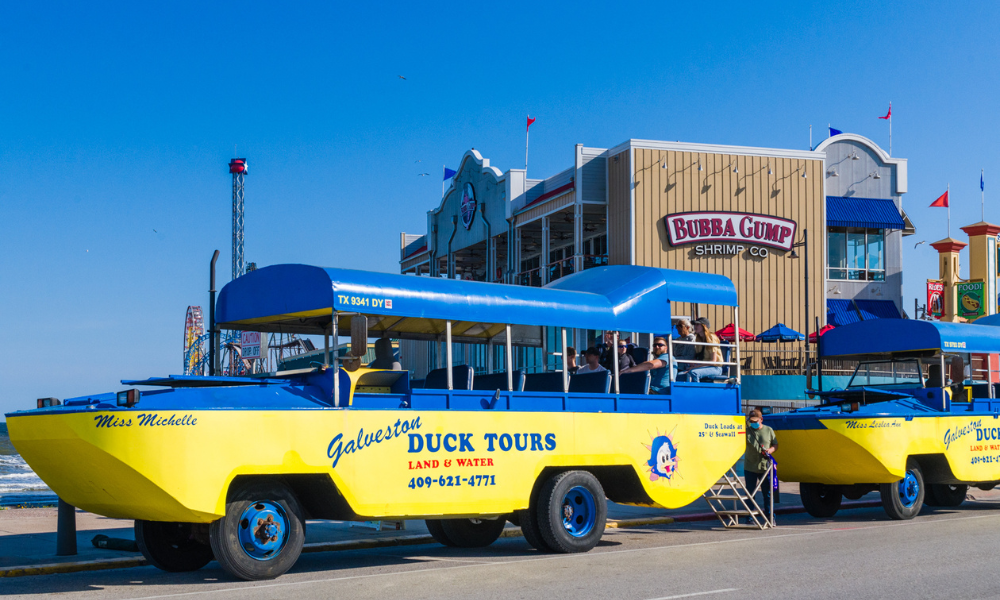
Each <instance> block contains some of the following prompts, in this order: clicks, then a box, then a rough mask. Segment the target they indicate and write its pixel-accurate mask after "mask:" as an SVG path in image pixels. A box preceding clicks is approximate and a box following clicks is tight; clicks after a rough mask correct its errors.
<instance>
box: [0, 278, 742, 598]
mask: <svg viewBox="0 0 1000 600" xmlns="http://www.w3.org/2000/svg"><path fill="white" fill-rule="evenodd" d="M671 302H694V303H701V304H715V305H722V306H729V307H733V310H734V312H736V292H735V290H734V288H733V285H732V282H730V281H729V280H728V279H726V278H725V277H720V276H717V275H709V274H702V273H689V272H681V271H668V270H663V269H653V268H644V267H626V266H622V267H599V268H595V269H590V270H586V271H583V272H580V273H577V274H574V275H570V276H568V277H564V278H562V279H560V280H558V281H556V282H555V283H553V284H550V285H549V286H547V287H546V288H541V289H540V288H531V287H519V286H508V285H499V284H488V283H477V282H467V281H456V280H446V279H440V278H431V277H411V276H403V275H389V274H381V273H369V272H363V271H352V270H345V269H327V268H319V267H311V266H305V265H278V266H272V267H267V268H263V269H260V270H257V271H254V272H251V273H249V274H247V275H245V276H243V277H240V278H239V279H237V280H235V281H233V282H231V283H229V284H228V285H227V286H226V287H225V288H224V289H223V290H222V291H221V293H220V296H219V301H218V303H217V314H218V317H219V322H220V327H221V328H223V329H229V330H238V331H261V332H285V333H296V334H319V335H324V336H326V339H330V338H332V339H334V340H337V339H338V338H339V337H340V335H341V334H343V335H347V334H348V333H349V334H350V335H351V340H352V343H351V352H352V354H351V355H349V356H348V357H347V358H346V359H345V358H344V357H341V356H340V355H339V354H338V353H337V352H336V351H334V352H332V353H330V352H327V353H326V354H325V357H326V358H325V360H323V361H322V362H323V364H320V365H318V366H316V367H315V368H309V369H303V370H300V371H289V372H276V373H270V374H266V375H264V376H260V377H215V376H209V377H184V376H170V377H163V378H154V379H146V380H126V381H123V384H124V385H125V386H127V388H128V389H125V390H122V391H119V392H117V393H105V394H95V395H88V396H81V397H78V398H72V399H68V400H65V401H62V402H60V401H58V400H56V401H52V402H50V403H49V404H52V405H51V406H46V407H43V408H38V409H35V410H26V411H20V412H14V413H10V414H8V415H7V423H8V427H9V430H10V437H11V440H12V441H13V443H14V445H15V446H16V448H17V450H18V451H19V452H20V453H21V455H22V456H23V457H24V459H25V460H26V461H27V462H28V464H29V465H30V466H31V467H32V468H33V469H34V470H35V472H36V473H38V475H39V476H40V477H41V478H42V479H43V480H44V481H45V482H46V483H47V484H48V485H49V486H50V487H51V488H52V489H53V490H54V491H55V492H56V493H57V494H59V496H60V497H61V498H63V499H64V500H66V501H67V502H69V503H71V504H73V505H74V506H78V507H80V508H83V509H84V510H87V511H91V512H95V513H98V514H102V515H107V516H110V517H117V518H125V519H134V520H135V522H136V537H137V541H138V543H139V546H140V548H141V549H142V551H143V553H144V554H145V556H146V557H147V559H149V561H150V562H151V563H152V564H154V565H157V566H159V567H161V568H163V569H167V570H173V571H183V570H192V569H197V568H200V567H201V566H203V565H204V564H205V563H207V562H208V561H209V560H211V559H212V558H213V557H214V558H215V559H217V560H218V561H219V562H220V564H221V565H222V566H223V567H224V568H225V569H226V570H228V571H229V572H230V573H232V574H233V575H235V576H237V577H240V578H244V579H262V578H269V577H276V576H278V575H280V574H281V573H283V572H285V571H286V570H287V569H288V568H290V567H291V566H292V564H294V562H295V561H296V559H297V558H298V556H299V553H300V551H301V549H302V543H303V538H304V527H305V521H306V519H339V520H379V519H426V520H427V525H428V528H429V530H430V531H431V533H432V534H433V535H434V536H435V538H437V539H438V540H439V541H441V542H442V543H445V544H450V545H458V546H466V547H471V546H483V545H486V544H489V543H492V542H493V541H494V540H496V539H497V537H498V536H499V535H500V533H501V531H502V529H503V527H504V524H505V523H506V521H507V520H511V521H514V522H516V523H518V524H519V525H520V526H521V528H522V530H523V531H524V535H525V538H526V539H527V541H528V542H529V543H530V544H531V545H533V546H535V547H536V548H538V549H540V550H544V551H554V552H577V551H586V550H589V549H590V548H592V547H593V546H594V545H595V544H596V543H597V541H598V540H599V539H600V537H601V535H602V533H603V530H604V522H605V516H606V512H607V506H606V498H610V499H611V500H613V501H616V502H623V503H633V504H641V505H655V506H661V507H667V508H673V507H679V506H683V505H686V504H688V503H690V502H692V501H694V500H696V499H697V498H699V497H700V496H701V495H702V494H703V493H704V492H705V491H706V490H707V489H708V488H709V487H710V486H711V485H712V484H714V483H715V482H716V481H717V479H718V478H719V477H720V476H721V475H722V474H723V473H725V472H726V470H727V469H729V467H730V466H732V465H733V463H734V462H735V461H736V460H737V459H738V458H739V456H740V455H741V454H742V452H743V446H744V440H743V423H744V421H743V418H742V416H741V414H740V389H739V372H738V370H735V369H738V364H737V363H733V364H732V365H731V366H733V367H734V373H733V374H732V377H729V378H728V379H725V380H723V381H720V382H717V383H679V382H672V381H670V379H671V377H670V374H669V369H661V370H660V371H659V372H657V371H652V372H644V373H633V374H627V375H626V374H619V373H617V372H614V373H609V372H603V373H594V374H580V375H572V374H570V373H569V372H568V371H566V370H558V371H550V372H539V373H526V372H525V371H524V370H523V369H517V368H516V366H515V367H512V365H516V364H517V363H516V362H515V357H517V356H519V355H520V354H521V353H523V352H526V351H529V350H530V351H532V352H534V351H535V348H538V347H539V346H541V344H542V340H543V339H545V338H546V335H549V334H552V333H555V332H557V331H559V330H561V333H562V339H563V340H565V339H566V329H565V328H578V329H586V330H615V331H638V332H642V331H646V332H650V331H668V330H669V329H670V318H671V316H670V307H671ZM372 337H374V338H380V341H379V342H377V343H376V347H379V346H381V347H382V348H385V347H387V346H388V344H386V343H384V342H388V341H389V339H402V340H418V341H419V340H424V341H426V342H429V343H428V344H427V345H426V347H425V349H424V351H427V352H437V356H438V362H439V366H441V367H442V368H439V369H435V370H432V371H431V372H430V373H428V374H427V376H426V378H425V379H423V380H422V381H415V380H414V379H413V378H412V377H411V373H410V372H409V371H404V370H402V369H401V368H400V366H399V364H398V363H394V361H393V358H392V356H391V355H390V356H388V357H385V356H381V357H379V359H378V360H377V361H376V362H375V363H373V364H371V365H368V366H367V367H362V366H361V365H360V364H359V358H360V357H359V356H358V355H359V354H362V353H364V351H365V350H366V349H367V344H368V340H369V339H370V338H372ZM553 337H554V336H553ZM455 344H465V345H469V347H472V348H479V349H480V350H482V351H485V352H486V354H487V356H489V357H491V362H490V364H497V365H502V366H501V367H500V368H499V369H497V370H496V371H494V372H482V371H475V370H474V369H473V368H472V367H470V366H468V365H463V364H460V363H461V361H460V360H458V356H457V355H456V353H453V351H452V348H453V347H454V345H455ZM563 344H565V342H563ZM334 346H335V347H336V344H334ZM492 359H495V360H492ZM444 365H453V366H452V367H450V368H444V367H443V366H444ZM651 377H653V378H656V381H654V383H655V384H660V385H662V387H663V391H664V393H661V394H651V393H649V390H650V381H651ZM139 388H144V389H143V391H141V392H140V390H139ZM149 388H152V389H149Z"/></svg>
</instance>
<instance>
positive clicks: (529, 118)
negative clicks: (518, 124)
mask: <svg viewBox="0 0 1000 600" xmlns="http://www.w3.org/2000/svg"><path fill="white" fill-rule="evenodd" d="M534 122H535V119H532V118H531V117H528V126H527V127H525V128H524V130H525V131H527V130H528V129H530V128H531V124H532V123H534Z"/></svg>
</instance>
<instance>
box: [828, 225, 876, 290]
mask: <svg viewBox="0 0 1000 600" xmlns="http://www.w3.org/2000/svg"><path fill="white" fill-rule="evenodd" d="M826 243H827V263H826V266H827V269H826V277H827V279H839V280H848V281H885V230H884V229H860V228H856V227H829V228H828V229H827V234H826Z"/></svg>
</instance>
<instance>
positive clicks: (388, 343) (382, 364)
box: [368, 338, 403, 371]
mask: <svg viewBox="0 0 1000 600" xmlns="http://www.w3.org/2000/svg"><path fill="white" fill-rule="evenodd" d="M368 368H369V369H392V370H393V371H402V370H403V366H402V365H400V364H399V361H398V360H396V357H395V356H394V352H393V350H392V340H390V339H389V338H382V339H380V340H377V341H376V342H375V360H373V361H372V362H371V364H369V365H368Z"/></svg>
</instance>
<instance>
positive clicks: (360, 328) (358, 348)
mask: <svg viewBox="0 0 1000 600" xmlns="http://www.w3.org/2000/svg"><path fill="white" fill-rule="evenodd" d="M367 352H368V317H366V316H364V315H359V316H356V317H351V356H353V357H355V358H359V357H362V356H364V355H365V353H367Z"/></svg>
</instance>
